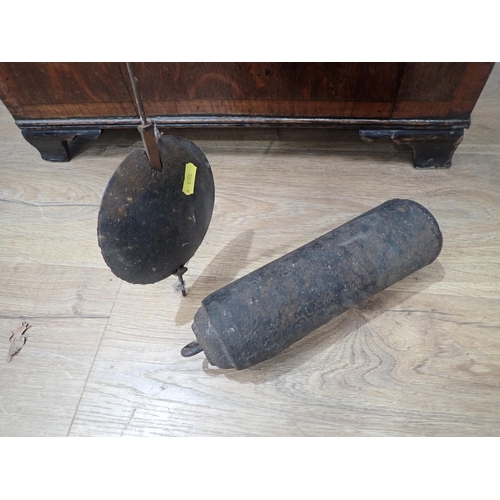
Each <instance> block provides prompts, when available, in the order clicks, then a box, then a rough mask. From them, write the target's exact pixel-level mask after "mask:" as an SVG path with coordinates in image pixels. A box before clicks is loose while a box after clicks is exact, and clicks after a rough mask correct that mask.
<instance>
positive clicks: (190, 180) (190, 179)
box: [182, 163, 196, 196]
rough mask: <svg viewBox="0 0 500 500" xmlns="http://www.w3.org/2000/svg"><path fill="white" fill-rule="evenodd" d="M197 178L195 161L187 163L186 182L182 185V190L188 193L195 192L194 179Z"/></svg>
mask: <svg viewBox="0 0 500 500" xmlns="http://www.w3.org/2000/svg"><path fill="white" fill-rule="evenodd" d="M195 180H196V165H194V164H193V163H186V170H185V172H184V184H183V186H182V192H183V193H184V194H187V195H188V196H189V195H190V194H193V193H194V181H195Z"/></svg>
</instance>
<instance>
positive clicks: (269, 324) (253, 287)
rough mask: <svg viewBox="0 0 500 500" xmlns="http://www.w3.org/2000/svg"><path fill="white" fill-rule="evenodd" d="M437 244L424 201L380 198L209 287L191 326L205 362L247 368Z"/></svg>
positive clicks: (393, 277) (399, 275) (386, 282)
mask: <svg viewBox="0 0 500 500" xmlns="http://www.w3.org/2000/svg"><path fill="white" fill-rule="evenodd" d="M441 247H442V235H441V231H440V229H439V226H438V224H437V222H436V220H435V219H434V217H433V216H432V215H431V213H430V212H429V211H428V210H427V209H425V208H424V207H422V206H421V205H419V204H418V203H416V202H414V201H411V200H399V199H396V200H390V201H387V202H386V203H383V204H382V205H380V206H378V207H376V208H374V209H373V210H370V211H369V212H366V213H365V214H363V215H360V216H359V217H357V218H355V219H353V220H352V221H350V222H348V223H346V224H344V225H343V226H341V227H339V228H337V229H335V230H333V231H331V232H329V233H327V234H325V235H324V236H321V237H320V238H318V239H316V240H314V241H311V242H310V243H308V244H306V245H304V246H302V247H300V248H298V249H297V250H295V251H293V252H291V253H289V254H287V255H285V256H283V257H281V258H279V259H277V260H275V261H274V262H271V263H270V264H267V265H266V266H264V267H262V268H260V269H257V270H256V271H254V272H252V273H250V274H248V275H247V276H245V277H243V278H241V279H239V280H237V281H234V282H233V283H231V284H229V285H227V286H225V287H223V288H221V289H219V290H217V291H216V292H214V293H212V294H211V295H209V296H208V297H207V298H205V299H204V300H203V302H202V307H201V308H200V309H199V310H198V312H197V313H196V315H195V317H194V322H193V325H192V329H193V332H194V333H195V335H196V339H197V341H198V343H199V344H200V348H201V349H203V351H204V353H205V355H206V357H207V359H208V361H209V362H210V363H211V364H213V365H216V366H218V367H220V368H236V369H242V368H247V367H249V366H252V365H255V364H257V363H260V362H261V361H264V360H266V359H269V358H271V357H273V356H275V355H276V354H278V353H279V352H281V351H283V350H284V349H286V348H287V347H289V346H290V345H291V344H292V343H294V342H296V341H297V340H299V339H301V338H302V337H304V336H306V335H307V334H308V333H310V332H312V331H313V330H315V329H316V328H318V327H320V326H321V325H323V324H325V323H327V322H328V321H330V320H331V319H332V318H334V317H335V316H338V315H339V314H341V313H343V312H344V311H346V310H348V309H350V308H351V307H354V306H356V305H357V304H359V303H361V302H363V301H364V300H366V299H368V298H369V297H371V296H372V295H374V294H376V293H377V292H379V291H381V290H383V289H384V288H386V287H388V286H390V285H392V284H393V283H395V282H397V281H399V280H401V279H403V278H404V277H406V276H408V275H409V274H411V273H413V272H414V271H417V270H418V269H420V268H422V267H424V266H426V265H428V264H430V263H431V262H432V261H434V259H436V257H437V256H438V255H439V253H440V251H441ZM190 346H191V350H190V349H187V352H186V354H187V355H191V353H192V352H193V344H190ZM186 354H185V355H186Z"/></svg>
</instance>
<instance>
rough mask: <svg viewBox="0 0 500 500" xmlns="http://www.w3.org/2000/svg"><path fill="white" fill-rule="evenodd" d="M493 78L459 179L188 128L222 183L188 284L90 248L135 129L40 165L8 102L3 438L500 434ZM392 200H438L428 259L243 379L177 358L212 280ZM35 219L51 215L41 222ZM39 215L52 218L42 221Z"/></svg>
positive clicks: (320, 143)
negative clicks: (122, 272)
mask: <svg viewBox="0 0 500 500" xmlns="http://www.w3.org/2000/svg"><path fill="white" fill-rule="evenodd" d="M499 88H500V69H499V68H498V67H496V68H495V70H494V72H493V74H492V78H491V80H490V81H489V83H488V84H487V87H486V89H485V93H484V98H485V100H484V102H482V101H481V100H480V101H479V103H478V106H477V108H476V110H475V116H474V121H473V125H472V127H471V129H470V131H468V132H467V133H466V135H465V138H464V141H463V143H462V146H461V147H460V148H459V149H458V151H457V153H456V155H455V157H454V165H453V167H452V168H451V169H450V170H434V171H418V170H414V169H412V168H411V167H410V166H409V165H408V157H407V155H408V154H409V152H408V151H405V150H404V149H403V150H399V149H395V147H394V146H393V145H392V144H390V143H380V144H379V143H375V144H373V145H369V146H368V145H366V144H364V143H362V142H359V140H358V138H357V137H356V136H355V134H354V135H353V134H350V133H349V132H338V133H335V132H334V131H321V132H319V133H313V132H310V131H294V130H289V131H276V130H266V131H226V132H224V131H202V130H190V131H188V132H187V133H186V134H183V135H185V136H186V137H188V138H190V139H192V140H195V142H197V144H198V145H199V146H200V147H202V148H203V150H204V152H205V153H206V155H207V157H208V159H209V161H210V163H211V165H212V168H213V171H214V178H215V185H216V204H215V210H214V215H213V219H212V224H211V226H210V228H209V231H208V233H207V236H206V239H205V241H204V242H203V244H202V245H201V247H200V249H199V251H198V253H197V254H196V255H195V257H194V258H193V259H192V260H191V262H190V263H189V265H188V267H189V271H188V273H187V274H186V275H185V278H186V281H187V286H188V290H189V294H188V296H187V297H186V298H182V297H181V296H180V295H178V294H176V293H175V292H174V290H173V288H172V285H173V284H175V279H174V278H170V279H167V280H165V281H163V282H160V283H156V284H154V285H148V286H141V285H130V284H128V283H124V282H120V281H119V280H118V279H116V278H114V276H113V275H112V274H111V272H110V271H109V270H108V269H107V268H106V266H105V264H104V263H103V261H102V258H101V256H100V254H99V251H98V248H97V244H96V236H95V230H96V217H97V210H98V206H99V203H100V197H101V195H102V192H103V191H104V188H105V186H106V183H107V180H108V179H109V177H110V176H111V173H112V172H113V170H114V168H116V166H117V165H118V164H119V163H120V161H121V160H122V159H123V158H124V157H125V156H126V154H127V153H128V152H130V151H131V150H132V149H133V148H134V147H136V146H137V145H138V142H139V137H138V134H136V133H132V131H128V132H127V131H124V132H116V133H113V132H110V133H109V134H103V136H102V137H101V138H99V139H97V140H96V141H95V142H92V143H90V142H89V143H85V142H82V143H81V144H79V145H78V148H79V153H78V154H77V155H76V156H75V157H74V160H72V163H71V164H70V165H55V164H48V163H46V162H43V161H42V160H41V159H39V158H38V157H37V153H36V151H31V149H32V148H30V146H29V145H27V144H25V143H24V141H23V139H22V137H21V135H20V133H18V131H17V129H16V127H15V124H14V123H13V120H12V119H11V117H9V116H8V114H7V111H6V110H5V108H3V107H0V159H1V160H2V161H1V162H0V233H1V234H0V285H1V287H0V328H1V331H0V340H2V339H3V340H2V342H3V343H2V345H0V356H3V355H4V354H6V352H7V349H8V341H7V339H8V335H9V332H10V331H11V330H12V329H14V328H15V327H17V326H18V325H19V324H20V323H21V321H23V320H27V321H29V322H30V323H33V327H32V328H31V329H30V331H29V334H30V337H29V338H28V341H27V343H26V345H25V346H24V347H23V349H22V351H21V352H20V353H19V354H18V355H17V356H16V357H14V359H13V360H12V362H11V363H10V364H8V365H7V364H6V363H0V387H1V389H0V435H2V436H6V435H40V436H42V435H43V436H45V435H54V436H55V435H70V436H500V361H499V360H500V252H499V251H498V248H499V244H500V236H499V235H500V170H499V169H498V163H499V160H500V156H499V154H500V151H499V150H498V144H499V142H498V140H497V138H498V137H499V134H500V125H499V123H498V119H497V116H498V115H499V114H500V94H499V92H498V89H499ZM394 197H408V198H411V199H414V200H415V201H417V202H420V203H422V204H423V205H424V206H426V207H428V208H429V209H430V210H431V212H432V213H433V214H434V216H435V217H436V219H437V220H438V222H439V224H440V226H441V229H442V231H443V236H444V246H443V251H442V253H441V255H440V256H439V258H438V259H437V261H435V262H434V263H433V264H431V265H430V266H428V267H426V268H424V269H422V270H420V271H419V272H417V273H415V274H413V275H411V276H409V277H408V278H406V279H405V280H403V281H401V282H399V283H396V284H395V285H393V286H392V287H390V288H389V289H387V290H385V291H383V292H381V293H380V294H378V295H376V296H375V297H373V298H372V299H371V300H369V301H367V302H366V303H364V304H362V305H361V306H359V307H357V308H355V309H353V310H351V311H348V312H347V313H345V314H343V315H341V316H340V317H338V318H336V319H334V320H333V321H332V322H330V323H328V324H327V325H325V326H323V327H322V328H320V329H319V330H317V331H315V332H313V333H312V334H311V335H309V336H308V337H306V338H305V339H302V340H301V341H299V342H297V343H296V344H294V345H292V346H291V347H290V348H289V349H288V350H286V351H284V352H283V353H281V354H280V355H278V356H277V357H275V358H274V359H271V360H268V361H266V362H264V363H262V364H260V365H257V366H255V367H252V368H250V369H247V370H243V371H240V372H236V371H232V370H219V369H216V368H214V367H211V366H209V365H208V363H207V362H206V360H205V359H204V356H203V355H198V356H195V357H193V358H189V359H185V358H182V357H181V356H180V353H179V352H180V349H181V348H182V347H183V346H184V345H185V344H186V343H188V342H189V341H191V340H192V339H193V338H194V336H193V333H192V332H191V329H190V325H191V322H192V318H193V316H194V313H195V312H196V311H197V309H198V307H199V306H200V302H201V300H202V299H203V298H204V297H205V296H206V295H207V294H209V293H210V292H211V291H213V290H215V289H217V288H219V287H221V286H223V285H225V284H227V283H229V282H231V281H232V280H234V279H236V278H238V277H241V276H243V275H245V274H246V273H248V272H250V271H252V270H254V269H256V268H258V267H259V266H261V265H263V264H265V263H267V262H269V261H271V260H273V259H275V258H277V257H279V256H281V255H283V254H284V253H286V252H288V251H291V250H293V249H295V248H297V247H298V246H300V245H302V244H304V243H307V242H308V241H310V240H311V239H313V238H315V237H317V236H320V235H322V234H324V233H325V232H327V231H329V230H330V229H332V228H334V227H337V226H338V225H340V224H342V223H344V222H346V221H348V220H350V219H351V218H353V217H355V216H356V215H358V214H360V213H362V212H364V211H366V210H368V209H370V208H372V207H374V206H376V205H378V204H379V203H381V202H383V201H385V200H387V199H390V198H394ZM42 212H43V216H42ZM44 217H45V219H44Z"/></svg>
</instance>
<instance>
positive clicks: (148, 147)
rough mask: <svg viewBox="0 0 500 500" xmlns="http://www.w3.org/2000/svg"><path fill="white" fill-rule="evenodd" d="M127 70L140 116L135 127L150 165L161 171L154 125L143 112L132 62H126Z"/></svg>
mask: <svg viewBox="0 0 500 500" xmlns="http://www.w3.org/2000/svg"><path fill="white" fill-rule="evenodd" d="M127 71H128V76H129V79H130V84H131V85H132V92H133V94H134V100H135V106H136V109H137V113H138V114H139V117H140V118H141V122H142V123H141V125H139V126H138V127H137V129H138V130H139V133H140V134H141V138H142V144H143V146H144V151H146V155H147V156H148V159H149V162H150V163H151V167H152V168H154V169H155V170H158V172H161V171H162V168H163V166H162V163H161V157H160V152H159V151H158V144H157V139H156V136H155V126H154V125H153V124H152V123H150V122H148V118H147V116H146V113H145V112H144V106H143V105H142V99H141V95H140V94H139V89H138V87H137V78H136V77H135V76H134V70H133V68H132V63H127Z"/></svg>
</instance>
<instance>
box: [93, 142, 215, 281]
mask: <svg viewBox="0 0 500 500" xmlns="http://www.w3.org/2000/svg"><path fill="white" fill-rule="evenodd" d="M158 148H159V151H160V155H161V161H162V164H163V170H162V171H161V172H158V171H157V170H153V169H152V168H151V165H150V163H149V161H148V158H147V156H146V153H145V152H144V150H142V149H136V150H134V151H132V153H130V154H129V155H128V156H127V157H126V158H125V160H124V161H123V162H122V163H121V164H120V165H119V166H118V168H117V169H116V171H115V173H114V174H113V176H112V177H111V179H110V181H109V183H108V186H107V188H106V190H105V192H104V195H103V198H102V202H101V208H100V211H99V216H98V227H97V234H98V241H99V246H100V248H101V252H102V255H103V257H104V260H105V261H106V264H107V265H108V266H109V267H110V269H111V270H112V271H113V273H114V274H115V275H116V276H118V277H119V278H121V279H123V280H125V281H128V282H129V283H140V284H147V283H156V282H157V281H160V280H163V279H165V278H167V277H168V276H170V275H172V274H175V275H177V276H181V277H182V274H183V272H182V273H180V271H182V268H183V266H184V264H186V262H187V261H188V260H189V259H190V258H191V257H192V256H193V255H194V253H195V252H196V250H197V249H198V247H199V246H200V244H201V242H202V241H203V238H204V237H205V234H206V232H207V230H208V226H209V224H210V220H211V218H212V212H213V208H214V199H215V188H214V179H213V174H212V170H211V168H210V164H209V163H208V160H207V158H206V157H205V155H204V154H203V151H202V150H201V149H200V148H199V147H197V146H196V144H194V143H193V142H191V141H188V140H187V139H183V138H181V137H175V136H171V135H164V136H161V137H160V138H159V140H158ZM187 163H193V164H194V165H195V166H196V167H197V170H196V177H195V185H194V192H193V193H192V194H189V195H186V194H185V193H184V192H183V185H184V175H185V167H186V164H187Z"/></svg>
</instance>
